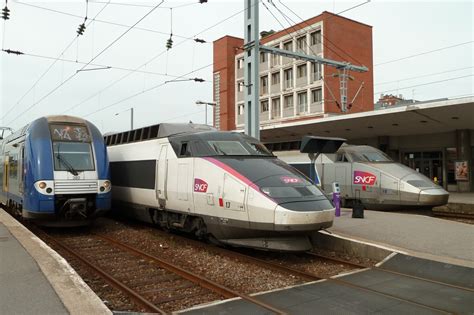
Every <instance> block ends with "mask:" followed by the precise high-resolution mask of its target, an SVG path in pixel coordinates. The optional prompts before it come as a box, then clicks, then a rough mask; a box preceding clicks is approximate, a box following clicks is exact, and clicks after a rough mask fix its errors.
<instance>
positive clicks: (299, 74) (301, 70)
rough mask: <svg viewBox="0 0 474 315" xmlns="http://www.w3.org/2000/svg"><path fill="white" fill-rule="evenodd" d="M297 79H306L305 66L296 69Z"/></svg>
mask: <svg viewBox="0 0 474 315" xmlns="http://www.w3.org/2000/svg"><path fill="white" fill-rule="evenodd" d="M296 76H297V78H306V64H303V65H299V66H298V67H296Z"/></svg>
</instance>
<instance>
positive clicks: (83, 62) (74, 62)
mask: <svg viewBox="0 0 474 315" xmlns="http://www.w3.org/2000/svg"><path fill="white" fill-rule="evenodd" d="M21 54H22V55H24V56H28V57H33V58H39V59H46V60H56V59H58V61H62V62H68V63H73V64H81V65H85V64H87V62H85V61H79V60H73V59H65V58H56V57H51V56H45V55H38V54H32V53H26V52H21ZM89 66H94V67H103V68H108V69H112V70H121V71H127V72H130V71H135V72H138V73H144V74H151V75H156V76H163V77H170V78H178V77H179V76H178V75H174V74H166V73H160V72H154V71H149V70H135V69H131V68H126V67H122V66H114V65H105V64H98V63H89Z"/></svg>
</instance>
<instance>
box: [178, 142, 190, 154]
mask: <svg viewBox="0 0 474 315" xmlns="http://www.w3.org/2000/svg"><path fill="white" fill-rule="evenodd" d="M179 156H191V150H190V146H189V143H188V142H183V143H181V150H180V151H179Z"/></svg>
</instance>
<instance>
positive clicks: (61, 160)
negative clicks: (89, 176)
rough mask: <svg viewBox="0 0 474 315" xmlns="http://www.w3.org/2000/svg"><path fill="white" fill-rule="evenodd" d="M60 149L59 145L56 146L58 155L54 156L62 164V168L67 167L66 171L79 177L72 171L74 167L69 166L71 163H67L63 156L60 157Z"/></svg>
mask: <svg viewBox="0 0 474 315" xmlns="http://www.w3.org/2000/svg"><path fill="white" fill-rule="evenodd" d="M60 147H61V145H59V146H58V153H57V154H56V158H57V159H58V161H59V162H61V163H63V164H64V166H66V167H67V170H68V171H69V172H70V173H71V174H72V175H74V176H77V175H79V173H78V172H77V171H76V170H75V169H74V167H73V166H72V165H71V163H69V161H68V160H66V159H65V158H63V156H62V155H61V153H60Z"/></svg>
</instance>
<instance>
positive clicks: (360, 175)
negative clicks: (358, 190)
mask: <svg viewBox="0 0 474 315" xmlns="http://www.w3.org/2000/svg"><path fill="white" fill-rule="evenodd" d="M376 180H377V176H375V175H374V174H372V173H368V172H362V171H355V172H354V184H359V185H369V186H373V185H374V184H375V181H376Z"/></svg>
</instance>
